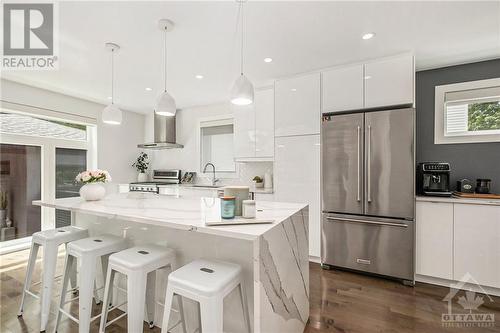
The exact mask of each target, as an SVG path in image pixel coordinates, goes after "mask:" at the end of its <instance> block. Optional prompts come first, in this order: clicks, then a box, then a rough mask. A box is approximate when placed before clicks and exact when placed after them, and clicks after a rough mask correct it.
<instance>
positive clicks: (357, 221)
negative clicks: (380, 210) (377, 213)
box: [326, 216, 408, 228]
mask: <svg viewBox="0 0 500 333" xmlns="http://www.w3.org/2000/svg"><path fill="white" fill-rule="evenodd" d="M326 219H327V220H329V221H341V222H352V223H363V224H373V225H382V226H390V227H400V228H408V225H407V224H404V223H391V222H381V221H368V220H359V219H349V218H344V217H331V216H327V217H326Z"/></svg>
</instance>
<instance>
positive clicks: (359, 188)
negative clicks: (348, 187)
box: [357, 126, 361, 201]
mask: <svg viewBox="0 0 500 333" xmlns="http://www.w3.org/2000/svg"><path fill="white" fill-rule="evenodd" d="M360 154H361V126H358V197H357V200H358V201H361V176H360V172H361V166H360V164H361V157H360Z"/></svg>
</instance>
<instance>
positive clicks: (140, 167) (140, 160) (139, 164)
mask: <svg viewBox="0 0 500 333" xmlns="http://www.w3.org/2000/svg"><path fill="white" fill-rule="evenodd" d="M148 158H149V157H148V154H146V153H145V152H141V153H140V154H139V156H138V157H137V160H136V161H135V162H134V164H132V166H133V167H134V168H136V169H137V171H139V172H141V173H144V172H146V170H147V169H148V167H149V161H148Z"/></svg>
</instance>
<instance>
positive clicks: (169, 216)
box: [33, 192, 307, 240]
mask: <svg viewBox="0 0 500 333" xmlns="http://www.w3.org/2000/svg"><path fill="white" fill-rule="evenodd" d="M219 200H220V199H218V198H200V197H175V196H162V195H158V194H152V193H137V192H130V193H120V194H111V195H108V196H106V197H105V198H104V199H102V200H99V201H84V200H83V199H82V198H80V197H76V198H64V199H54V200H35V201H33V205H37V206H42V207H51V208H57V209H62V210H68V211H72V212H76V213H83V214H90V215H96V216H102V217H108V218H111V219H113V218H116V219H121V220H126V221H133V222H138V223H145V224H150V225H157V226H164V227H170V228H175V229H181V230H189V231H197V232H201V233H206V234H212V235H220V236H226V237H232V238H237V239H246V240H254V239H256V238H258V237H259V236H262V235H263V234H264V233H266V232H267V231H269V230H271V229H272V228H274V227H275V226H276V225H279V224H280V223H282V222H283V221H285V220H287V219H288V218H289V217H290V216H292V215H293V214H295V213H297V212H298V211H300V210H301V209H303V208H305V207H306V206H307V205H306V204H296V203H280V202H269V201H266V202H257V203H256V209H257V217H256V218H257V219H260V220H273V221H274V222H273V223H268V224H245V225H226V226H207V225H205V220H207V218H208V217H211V218H213V216H214V214H220V213H219V212H220V210H219V209H220V201H219ZM219 216H220V215H219Z"/></svg>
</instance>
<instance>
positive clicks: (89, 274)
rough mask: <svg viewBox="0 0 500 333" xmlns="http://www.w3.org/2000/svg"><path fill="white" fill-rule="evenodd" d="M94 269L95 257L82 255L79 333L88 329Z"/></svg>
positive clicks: (90, 315) (85, 332) (86, 332)
mask: <svg viewBox="0 0 500 333" xmlns="http://www.w3.org/2000/svg"><path fill="white" fill-rule="evenodd" d="M95 270H96V260H95V258H90V257H85V256H83V257H82V258H81V263H80V302H79V304H78V315H79V325H78V332H79V333H88V332H89V331H90V319H91V317H92V294H93V290H94V280H95Z"/></svg>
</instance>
